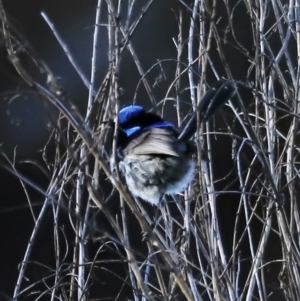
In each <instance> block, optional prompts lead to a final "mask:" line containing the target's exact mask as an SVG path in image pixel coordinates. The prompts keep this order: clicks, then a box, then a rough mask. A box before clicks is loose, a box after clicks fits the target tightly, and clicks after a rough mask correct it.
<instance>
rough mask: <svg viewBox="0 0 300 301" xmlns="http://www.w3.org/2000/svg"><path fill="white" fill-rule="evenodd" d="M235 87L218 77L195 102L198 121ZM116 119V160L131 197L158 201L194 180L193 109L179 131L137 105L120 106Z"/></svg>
mask: <svg viewBox="0 0 300 301" xmlns="http://www.w3.org/2000/svg"><path fill="white" fill-rule="evenodd" d="M236 90H237V88H236V85H235V83H234V82H232V81H218V82H217V83H216V84H215V85H214V86H213V87H212V88H210V89H209V90H208V91H207V92H206V94H205V95H204V96H203V98H202V100H201V102H200V103H199V105H198V108H197V110H199V112H200V121H201V122H207V121H208V120H209V119H210V118H211V117H212V116H213V114H214V113H215V112H216V110H217V109H219V108H220V107H222V106H223V104H224V103H225V102H226V101H227V100H229V99H230V98H231V97H232V96H233V95H234V94H235V93H236ZM118 123H119V132H118V139H117V151H116V153H117V161H118V162H117V164H118V166H119V170H120V171H121V173H122V175H123V176H124V177H125V180H126V184H127V186H128V189H129V190H130V192H131V193H132V195H133V196H134V197H139V198H141V199H143V200H144V201H148V202H149V203H151V204H153V205H158V204H159V200H160V199H161V197H162V196H163V195H164V194H176V193H180V192H182V191H183V190H184V189H185V188H186V187H187V185H188V184H189V183H190V182H191V181H192V180H193V176H194V171H195V163H194V161H193V160H192V158H191V155H192V153H193V151H194V149H195V146H194V143H193V142H192V141H191V140H190V139H191V138H192V136H193V135H194V133H195V131H196V129H197V115H196V112H194V113H193V115H192V116H191V118H190V119H189V121H188V122H187V124H186V125H185V126H184V127H183V129H182V130H181V131H179V130H178V129H177V128H176V127H175V125H173V124H172V123H170V122H167V121H165V120H163V119H162V118H161V117H160V116H158V115H157V114H154V113H151V112H146V111H145V110H144V108H143V107H141V106H138V105H130V106H126V107H125V108H123V109H121V110H120V111H119V114H118Z"/></svg>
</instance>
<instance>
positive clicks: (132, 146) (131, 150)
mask: <svg viewBox="0 0 300 301" xmlns="http://www.w3.org/2000/svg"><path fill="white" fill-rule="evenodd" d="M176 142H177V138H176V137H175V136H174V133H173V132H172V131H170V129H163V128H153V129H151V130H150V131H147V132H144V133H141V134H140V135H139V136H137V137H136V138H135V139H133V140H132V141H131V142H130V143H129V144H128V145H127V146H126V148H125V149H124V151H123V152H124V154H134V155H150V154H161V155H169V156H175V157H180V153H179V152H178V149H177V147H176Z"/></svg>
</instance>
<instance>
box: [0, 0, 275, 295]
mask: <svg viewBox="0 0 300 301" xmlns="http://www.w3.org/2000/svg"><path fill="white" fill-rule="evenodd" d="M140 2H141V4H144V3H146V1H140ZM231 2H232V5H234V4H236V2H235V1H231ZM186 3H187V4H189V3H188V1H186ZM3 4H4V7H5V10H6V12H7V14H8V16H9V20H10V22H12V23H13V24H14V26H15V27H16V28H17V29H18V30H19V31H20V32H21V33H22V34H23V35H24V36H25V37H26V39H27V40H28V42H29V43H30V44H31V46H32V48H33V49H34V50H35V51H36V52H37V54H38V55H39V56H40V58H41V59H42V60H44V61H45V62H46V63H47V65H48V66H49V67H50V68H51V70H52V72H53V73H54V74H55V75H56V76H59V77H61V78H63V81H64V85H65V87H66V89H67V93H68V97H69V99H70V100H71V101H72V103H74V104H75V105H76V107H77V108H78V110H79V111H80V112H81V113H82V114H83V115H84V114H85V108H86V103H87V96H88V91H87V89H86V88H85V86H84V85H83V84H82V81H81V79H80V78H79V76H78V75H77V73H76V72H75V70H74V69H73V67H72V66H71V64H70V63H69V61H68V59H67V57H66V55H65V53H64V52H63V50H62V48H61V46H60V45H59V44H58V42H57V41H56V39H55V38H54V35H53V33H52V32H51V30H50V29H49V27H48V25H47V24H46V22H45V21H44V19H43V18H42V16H41V12H42V11H44V12H46V13H47V15H48V16H49V18H50V19H51V21H52V22H53V23H54V25H55V27H56V30H57V31H58V33H59V34H60V35H61V36H62V38H63V39H64V41H65V43H66V44H67V45H68V47H69V49H70V50H71V52H72V54H73V56H74V57H75V59H76V61H77V63H78V64H79V65H80V66H81V68H82V70H83V72H84V74H85V75H86V77H87V78H89V76H90V66H91V54H92V38H93V31H94V22H95V8H96V1H82V0H72V1H69V0H59V1H57V0H51V1H50V0H45V1H40V0H26V1H24V0H5V1H3ZM178 5H180V4H178V3H177V1H172V0H164V1H160V0H156V1H154V3H153V4H152V6H151V7H150V8H149V10H148V11H147V13H146V14H145V16H144V18H143V19H142V21H141V23H140V25H139V27H138V28H137V29H136V31H135V33H134V35H133V37H132V39H131V41H132V43H133V45H134V47H135V51H136V53H137V55H138V57H139V59H140V61H141V64H142V66H143V68H144V70H148V69H149V68H150V67H151V66H152V65H153V64H154V63H156V62H157V60H159V59H170V58H173V59H175V58H176V55H177V53H176V48H175V47H174V43H173V42H172V38H173V37H174V38H176V37H177V35H178V26H177V20H176V16H175V15H176V11H177V8H178ZM182 8H183V7H182ZM136 12H137V13H138V12H139V7H136ZM217 12H218V15H219V16H225V15H226V11H225V6H224V4H223V2H222V1H218V7H217ZM188 17H189V13H188V12H187V11H186V10H185V9H183V20H184V22H185V23H184V30H185V31H187V30H188V24H189V19H188ZM103 18H104V19H103ZM103 18H102V21H103V22H104V20H105V16H103ZM233 21H234V22H235V24H236V25H237V26H236V35H237V37H238V39H239V41H240V42H241V43H242V44H243V46H244V47H245V48H246V49H247V50H248V51H249V52H250V53H251V52H252V51H253V49H252V45H251V43H252V37H251V36H250V35H251V33H250V22H249V18H248V16H247V14H246V13H245V9H244V6H242V5H240V6H239V5H238V7H237V10H236V13H235V14H234V18H233ZM226 22H227V20H226V18H225V17H224V18H221V19H220V22H219V23H218V28H219V30H220V31H222V30H225V26H226ZM273 46H274V47H275V48H276V44H274V45H273ZM224 49H225V54H226V60H227V61H228V64H229V66H230V67H231V72H232V73H233V77H234V78H235V79H237V80H242V81H243V80H246V75H247V69H248V67H249V62H248V59H247V57H246V56H245V55H244V54H242V53H241V52H240V51H238V50H237V49H235V48H234V47H232V46H231V45H230V43H229V44H226V45H224ZM107 50H108V46H107V29H106V27H105V26H102V27H100V38H99V48H98V55H99V59H98V63H97V80H96V83H97V84H98V85H99V83H101V81H102V79H103V77H104V75H105V74H106V71H107V67H108V61H107ZM211 52H212V53H211V57H212V58H213V59H214V58H215V61H214V64H215V67H216V69H217V70H218V72H220V75H221V76H226V73H225V70H224V69H223V67H222V64H221V63H220V61H219V58H218V56H217V51H216V45H215V43H214V42H213V45H212V49H211ZM182 57H183V58H184V59H185V60H186V57H187V53H186V52H184V53H183V56H182ZM0 64H1V70H0V92H1V95H0V99H1V101H0V144H2V145H1V149H2V150H3V151H4V152H5V154H6V155H7V156H8V157H9V158H11V159H12V158H13V154H14V151H15V154H16V161H17V162H18V164H17V167H18V170H19V171H20V172H22V173H23V174H25V175H26V176H27V177H28V178H30V179H31V180H32V181H34V182H35V183H37V184H38V186H39V187H41V188H43V189H46V188H47V179H46V178H45V177H44V176H43V175H42V174H41V172H40V171H38V169H35V168H34V167H32V166H31V165H29V164H27V163H26V162H25V161H24V160H32V161H39V160H40V159H41V150H42V148H43V147H44V145H45V143H46V142H47V140H48V137H49V135H50V130H51V129H52V126H51V124H52V121H54V120H55V119H56V118H57V116H58V112H57V110H56V109H55V108H53V107H52V106H51V105H49V104H45V103H43V102H41V101H40V100H39V99H38V98H37V97H35V95H34V93H32V91H30V90H29V89H28V87H27V86H26V85H25V84H24V83H23V81H22V80H21V79H20V77H19V76H18V75H17V74H16V72H15V71H14V68H13V66H12V65H11V64H10V62H9V61H8V59H7V52H6V49H5V47H4V45H3V44H2V45H1V48H0ZM162 66H163V70H164V73H165V74H167V76H169V75H170V76H171V78H173V77H174V74H175V67H176V63H175V62H173V63H172V62H166V63H164V64H163V65H162ZM160 74H161V69H160V68H159V67H156V68H154V69H153V71H151V73H150V74H149V76H148V80H149V82H150V83H151V84H154V82H155V81H157V78H158V76H159V75H160ZM139 79H140V76H139V74H138V71H137V68H136V66H135V64H134V62H133V60H132V58H131V55H130V54H129V52H128V51H125V52H124V53H123V55H122V63H121V69H120V78H119V80H120V86H121V87H122V91H123V93H122V95H121V103H122V104H126V103H131V100H132V98H133V95H134V92H135V88H136V86H137V84H138V82H139ZM208 79H210V82H209V84H212V83H213V82H214V81H215V79H214V77H213V76H212V74H209V75H208ZM183 84H184V82H183ZM168 85H169V82H165V81H164V80H162V81H160V82H159V83H158V85H157V86H156V87H155V88H154V89H153V90H154V94H155V98H156V100H158V101H159V100H160V99H162V98H163V97H164V96H165V93H166V91H167V88H168ZM186 85H188V83H186ZM96 86H97V85H96ZM15 91H19V92H20V95H19V96H18V97H16V98H15V99H14V100H13V101H12V100H11V95H12V94H13V93H12V92H14V94H15ZM185 95H186V97H188V95H189V93H188V92H187V93H186V94H185ZM244 100H245V105H246V106H247V105H248V103H247V102H250V99H247V97H246V98H245V99H244ZM137 102H139V103H143V104H144V105H145V106H146V107H148V108H150V107H151V105H150V101H149V99H148V97H147V94H146V93H145V91H144V89H143V88H140V90H139V92H138V98H137ZM172 110H173V111H172ZM174 112H175V111H174V109H173V107H172V106H170V108H169V110H168V113H167V117H166V118H168V119H169V120H170V121H174V120H175V119H174V118H175V117H174V116H173V113H174ZM222 116H225V118H230V112H229V110H228V109H227V108H224V109H223V110H222V112H221V113H218V114H217V115H216V120H217V121H218V122H220V123H221V124H222ZM173 119H174V120H173ZM220 145H222V147H219V146H220ZM213 155H214V158H216V159H215V169H216V178H222V177H223V176H225V175H226V174H227V173H228V172H229V171H231V170H232V169H233V163H232V160H231V141H230V140H229V139H228V138H222V137H220V138H218V141H217V142H216V141H215V142H214V143H213ZM225 186H226V183H222V182H221V183H220V184H219V186H217V188H219V189H222V188H224V187H225ZM0 187H1V189H0V258H1V261H0V290H1V291H2V292H5V293H7V294H8V295H12V292H13V289H14V286H15V283H16V280H17V276H18V264H20V262H21V261H22V258H23V256H24V252H25V249H26V246H27V243H28V240H29V238H30V234H31V232H32V229H33V227H34V223H33V219H32V216H31V213H30V210H29V208H28V202H27V199H26V197H25V195H24V191H23V189H22V187H21V185H20V181H19V180H18V179H16V177H14V176H12V175H10V174H9V173H8V172H6V171H4V170H0ZM235 187H238V185H237V186H235ZM233 188H234V186H233ZM28 189H29V194H30V197H31V200H33V204H34V205H35V207H34V210H35V211H36V213H38V211H39V209H40V208H41V204H42V203H43V197H42V196H41V195H40V194H38V193H37V192H36V191H35V190H33V189H31V188H28ZM238 200H239V197H235V196H232V195H231V196H230V195H228V197H226V196H225V197H223V198H222V202H220V203H219V204H218V206H219V210H220V212H221V214H219V219H220V225H221V229H222V230H221V232H222V234H223V239H224V241H225V246H226V247H227V248H228V251H230V250H231V249H230V248H231V242H232V235H233V233H232V229H233V224H234V218H235V213H236V208H237V206H238ZM42 227H43V228H42V229H43V231H41V232H42V233H43V234H42V235H39V236H38V239H37V240H36V246H35V248H34V250H35V251H34V254H33V255H32V257H33V258H34V259H35V260H36V261H39V259H41V258H43V262H45V263H49V264H51V259H50V258H53V250H52V247H51V248H49V245H51V246H52V240H53V233H52V232H53V230H52V223H51V217H50V216H49V219H48V221H47V218H46V219H45V222H44V224H43V225H42ZM66 231H68V230H66ZM49 241H51V243H49ZM45 258H46V260H45ZM47 258H49V261H47ZM35 273H36V274H35ZM41 273H42V272H41V271H40V270H39V269H38V268H36V269H32V270H31V271H30V273H29V274H26V276H27V277H33V278H38V277H40V276H41ZM273 300H275V299H273Z"/></svg>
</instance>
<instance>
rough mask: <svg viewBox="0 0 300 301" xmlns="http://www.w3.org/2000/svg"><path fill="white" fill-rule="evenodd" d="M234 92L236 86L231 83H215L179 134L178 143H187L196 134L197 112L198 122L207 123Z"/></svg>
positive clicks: (222, 81)
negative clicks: (198, 114) (198, 115)
mask: <svg viewBox="0 0 300 301" xmlns="http://www.w3.org/2000/svg"><path fill="white" fill-rule="evenodd" d="M236 91H237V86H236V84H235V82H233V81H224V80H220V81H218V82H216V83H215V84H214V85H213V86H212V87H211V88H210V89H209V90H208V91H207V92H206V93H205V95H204V96H203V97H202V99H201V101H200V103H199V105H198V107H197V110H196V111H195V112H194V113H193V115H192V116H191V117H190V119H189V121H188V122H187V124H186V125H185V126H184V127H183V129H182V131H181V132H180V134H179V136H178V141H187V140H189V139H190V138H191V137H192V136H193V135H194V133H195V132H196V129H197V112H199V113H200V122H207V121H208V120H209V119H210V118H211V117H212V116H213V115H214V114H215V112H216V111H217V110H218V109H219V108H221V107H222V106H223V105H224V104H225V102H226V101H227V100H229V99H230V98H231V97H232V96H233V95H234V94H235V93H236Z"/></svg>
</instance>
